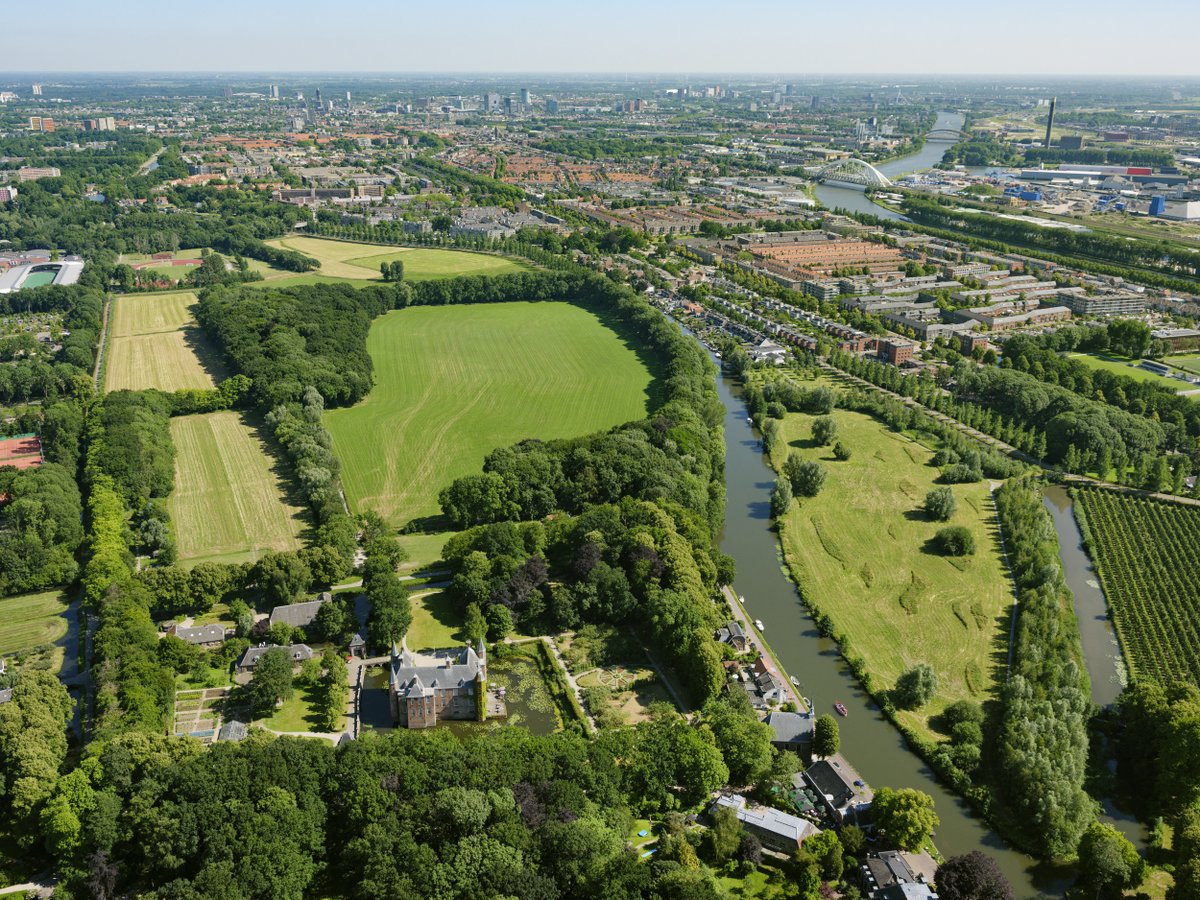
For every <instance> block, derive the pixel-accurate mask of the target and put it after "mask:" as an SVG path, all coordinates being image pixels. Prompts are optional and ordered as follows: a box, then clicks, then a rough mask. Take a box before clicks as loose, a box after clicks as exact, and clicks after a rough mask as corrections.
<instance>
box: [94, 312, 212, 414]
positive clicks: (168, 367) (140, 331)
mask: <svg viewBox="0 0 1200 900" xmlns="http://www.w3.org/2000/svg"><path fill="white" fill-rule="evenodd" d="M195 302H196V295H195V294H193V293H192V292H191V291H173V292H170V293H161V294H126V295H124V296H121V297H117V298H116V299H115V300H113V303H112V310H111V312H110V315H111V317H112V321H111V322H110V323H109V342H108V362H107V364H106V366H105V376H104V387H105V390H109V391H118V390H122V389H127V390H131V391H141V390H146V389H147V388H158V389H159V390H163V391H175V390H180V389H182V388H211V387H213V386H214V382H213V378H212V375H210V374H209V372H208V371H207V370H206V369H205V368H204V366H202V365H201V364H200V359H199V358H198V357H197V356H196V352H195V349H194V348H195V347H196V346H197V345H199V344H201V343H202V342H203V341H204V335H203V332H202V331H201V330H200V327H199V326H198V325H197V324H196V320H195V319H194V318H193V317H192V311H191V307H192V305H193V304H194V303H195Z"/></svg>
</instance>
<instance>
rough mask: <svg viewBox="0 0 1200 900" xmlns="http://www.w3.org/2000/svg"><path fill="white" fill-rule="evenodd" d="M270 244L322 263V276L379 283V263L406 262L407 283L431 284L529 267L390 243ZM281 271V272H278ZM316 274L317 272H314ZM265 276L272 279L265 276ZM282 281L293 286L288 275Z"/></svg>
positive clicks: (307, 240) (291, 240) (300, 240)
mask: <svg viewBox="0 0 1200 900" xmlns="http://www.w3.org/2000/svg"><path fill="white" fill-rule="evenodd" d="M267 243H269V244H271V245H272V246H275V247H283V248H285V249H288V250H296V251H298V252H300V253H303V254H305V255H307V256H311V257H313V258H314V259H316V260H318V261H319V262H320V263H321V268H320V269H319V270H318V272H319V275H321V276H334V277H338V278H349V279H353V280H363V279H370V280H375V281H379V280H381V276H380V274H379V264H380V263H382V262H391V261H392V260H396V259H402V260H404V278H405V280H406V281H427V280H429V279H433V278H457V277H458V276H460V275H504V274H508V273H510V272H519V271H521V270H522V269H524V268H526V267H525V266H523V265H522V264H521V263H519V262H517V261H515V260H511V259H506V258H504V257H501V256H491V255H489V254H486V253H470V252H467V251H464V250H440V249H436V248H433V249H425V248H402V247H393V246H389V245H387V244H356V243H352V242H350V241H334V240H325V239H323V238H312V237H303V236H297V237H286V238H280V239H279V240H275V241H268V242H267ZM276 271H277V270H276ZM314 274H315V273H314ZM264 277H267V278H270V277H271V276H269V275H267V273H264ZM280 280H287V281H288V283H293V279H290V278H287V277H286V276H284V277H283V278H281V279H280Z"/></svg>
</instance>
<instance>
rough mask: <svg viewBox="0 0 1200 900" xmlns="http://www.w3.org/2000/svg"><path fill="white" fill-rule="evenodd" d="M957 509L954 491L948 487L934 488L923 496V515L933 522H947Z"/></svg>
mask: <svg viewBox="0 0 1200 900" xmlns="http://www.w3.org/2000/svg"><path fill="white" fill-rule="evenodd" d="M957 509H958V501H957V500H956V499H955V498H954V491H952V490H951V489H950V488H948V487H935V488H934V489H933V490H932V491H930V492H929V493H928V494H926V495H925V514H926V515H927V516H929V518H931V519H933V521H935V522H947V521H949V520H950V518H951V517H952V516H953V515H954V512H955V510H957Z"/></svg>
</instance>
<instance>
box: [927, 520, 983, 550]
mask: <svg viewBox="0 0 1200 900" xmlns="http://www.w3.org/2000/svg"><path fill="white" fill-rule="evenodd" d="M933 542H934V545H935V546H936V547H937V548H938V550H940V551H941V552H942V553H944V554H945V555H946V556H971V555H972V554H973V553H974V552H975V535H973V534H972V533H971V529H969V528H967V527H966V526H965V525H951V526H949V527H947V528H942V529H940V530H939V531H938V533H937V534H936V535H934V537H933Z"/></svg>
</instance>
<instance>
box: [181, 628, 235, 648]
mask: <svg viewBox="0 0 1200 900" xmlns="http://www.w3.org/2000/svg"><path fill="white" fill-rule="evenodd" d="M167 634H173V635H175V637H177V638H179V639H180V640H181V641H187V642H188V643H189V644H195V645H196V646H197V647H216V646H217V645H218V644H220V643H221V642H222V641H224V640H225V626H224V625H199V626H187V625H171V626H169V627H168V628H167Z"/></svg>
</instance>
